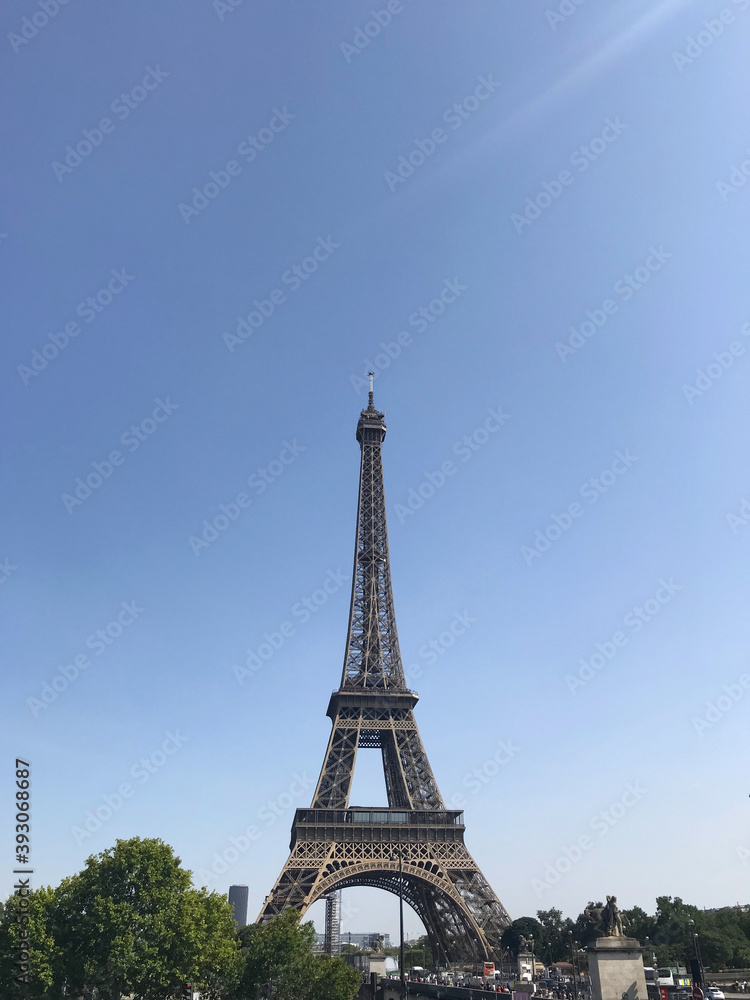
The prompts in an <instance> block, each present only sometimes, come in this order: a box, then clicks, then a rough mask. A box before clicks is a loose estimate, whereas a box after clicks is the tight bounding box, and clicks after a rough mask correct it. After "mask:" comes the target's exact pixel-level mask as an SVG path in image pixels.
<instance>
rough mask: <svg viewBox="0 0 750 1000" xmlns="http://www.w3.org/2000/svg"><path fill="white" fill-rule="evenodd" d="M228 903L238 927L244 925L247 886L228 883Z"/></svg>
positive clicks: (245, 919)
mask: <svg viewBox="0 0 750 1000" xmlns="http://www.w3.org/2000/svg"><path fill="white" fill-rule="evenodd" d="M229 905H230V906H231V907H232V909H233V910H234V919H235V921H236V922H237V926H238V927H244V926H245V925H246V924H247V886H246V885H230V886H229Z"/></svg>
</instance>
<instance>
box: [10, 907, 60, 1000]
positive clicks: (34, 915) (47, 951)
mask: <svg viewBox="0 0 750 1000" xmlns="http://www.w3.org/2000/svg"><path fill="white" fill-rule="evenodd" d="M25 898H26V899H27V900H28V905H27V906H25V905H23V906H22V904H21V900H20V898H19V897H18V896H15V895H13V896H11V897H10V899H8V901H7V902H6V903H5V904H4V905H3V907H2V916H0V992H1V993H2V996H3V998H5V1000H20V998H22V997H24V998H28V1000H44V998H47V997H53V996H54V993H53V992H52V987H53V982H54V975H53V967H54V964H55V962H56V961H57V958H58V955H57V946H56V945H55V941H54V938H53V937H52V933H51V930H50V917H51V912H52V905H53V902H54V893H53V892H52V889H49V888H47V889H36V890H34V891H33V892H31V893H30V894H29V895H28V896H27V897H25ZM24 932H25V933H24ZM22 934H24V936H23V938H22V937H21V935H22ZM26 935H28V937H26ZM22 943H27V944H28V951H29V957H28V979H27V980H26V981H25V982H24V981H23V975H24V973H25V972H26V970H24V969H23V968H22V967H21V966H19V965H18V964H17V962H18V959H19V954H20V950H19V946H20V945H21V944H22Z"/></svg>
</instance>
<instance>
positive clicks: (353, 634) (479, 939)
mask: <svg viewBox="0 0 750 1000" xmlns="http://www.w3.org/2000/svg"><path fill="white" fill-rule="evenodd" d="M385 433H386V428H385V419H384V414H383V413H380V412H379V411H378V410H376V409H375V405H374V401H373V391H372V376H371V377H370V395H369V403H368V406H367V409H365V410H362V412H361V414H360V418H359V422H358V424H357V441H359V444H360V447H361V451H362V460H361V466H360V477H359V503H358V508H357V535H356V546H355V555H354V578H353V582H352V597H351V606H350V611H349V631H348V634H347V639H346V653H345V656H344V669H343V674H342V677H341V685H340V687H339V689H338V691H334V692H333V694H332V695H331V700H330V703H329V705H328V712H327V714H328V716H329V718H330V719H331V721H332V723H333V728H332V731H331V737H330V740H329V742H328V749H327V751H326V756H325V760H324V762H323V768H322V770H321V772H320V777H319V779H318V784H317V787H316V789H315V795H314V797H313V801H312V805H311V806H310V808H309V809H297V811H296V813H295V816H294V822H293V824H292V839H291V844H290V851H291V853H290V855H289V859H288V860H287V862H286V864H285V865H284V868H283V870H282V872H281V875H280V876H279V878H278V880H277V882H276V884H275V885H274V887H273V890H272V891H271V894H270V895H269V896H268V897H267V898H266V901H265V903H264V905H263V909H262V911H261V913H260V916H259V918H258V920H259V922H263V921H265V920H269V919H270V918H271V917H274V916H276V915H277V914H279V913H281V912H282V911H283V910H285V909H286V908H287V907H290V906H294V907H296V909H298V910H299V911H300V913H304V912H305V911H306V910H307V909H308V907H309V906H311V905H312V904H313V903H314V902H315V901H316V900H317V899H320V897H321V896H326V895H327V894H329V893H332V892H334V891H337V890H339V889H347V888H350V887H353V886H372V887H375V888H378V889H385V890H387V891H388V892H392V893H395V894H397V895H398V894H399V893H402V894H403V899H404V900H405V901H406V902H407V903H409V904H410V905H411V907H412V908H413V909H414V910H415V911H416V913H417V914H418V916H419V918H420V919H421V921H422V923H423V924H424V927H425V930H426V931H427V935H428V938H429V941H430V945H431V947H432V952H433V955H434V956H435V957H436V960H437V961H439V962H440V963H441V964H444V965H447V964H449V963H455V962H462V961H463V962H465V961H467V960H472V959H489V960H491V959H493V958H495V957H497V958H499V957H500V937H501V935H502V933H503V931H504V930H505V928H506V927H507V926H508V925H509V924H510V917H509V916H508V913H507V911H506V910H505V908H504V907H503V905H502V903H501V902H500V901H499V899H498V898H497V896H496V895H495V894H494V892H493V891H492V889H491V887H490V885H489V883H488V882H487V880H486V879H485V877H484V876H483V875H482V873H481V871H480V870H479V866H478V865H477V863H476V862H475V861H474V859H473V858H472V856H471V855H470V854H469V852H468V851H467V849H466V847H465V846H464V829H465V827H464V822H463V813H462V812H461V811H459V810H455V809H446V807H445V803H444V802H443V799H442V798H441V796H440V791H439V790H438V786H437V782H436V781H435V778H434V776H433V773H432V768H431V767H430V763H429V761H428V760H427V754H426V753H425V750H424V747H423V745H422V738H421V736H420V735H419V730H418V729H417V723H416V721H415V719H414V706H415V705H416V703H417V695H416V694H415V693H414V692H413V691H410V690H409V689H408V688H407V686H406V680H405V678H404V669H403V665H402V663H401V653H400V651H399V645H398V633H397V631H396V617H395V613H394V608H393V592H392V589H391V569H390V560H389V556H388V529H387V525H386V515H385V491H384V487H383V463H382V444H383V440H384V438H385ZM360 747H363V748H364V747H375V748H377V749H379V750H380V752H381V754H382V757H383V770H384V772H385V784H386V791H387V794H388V806H387V807H385V808H372V809H370V808H367V807H363V808H359V807H354V808H352V807H350V806H349V793H350V790H351V784H352V777H353V774H354V764H355V761H356V757H357V750H358V748H360Z"/></svg>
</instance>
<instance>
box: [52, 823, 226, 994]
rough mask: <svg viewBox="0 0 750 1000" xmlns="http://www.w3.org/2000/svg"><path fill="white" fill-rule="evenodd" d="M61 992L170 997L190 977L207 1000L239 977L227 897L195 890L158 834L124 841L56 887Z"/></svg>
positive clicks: (54, 919)
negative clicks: (144, 838) (143, 838)
mask: <svg viewBox="0 0 750 1000" xmlns="http://www.w3.org/2000/svg"><path fill="white" fill-rule="evenodd" d="M52 909H53V914H52V927H53V934H54V939H55V942H56V945H57V948H58V956H59V961H58V963H57V970H56V974H55V979H56V987H57V989H58V995H59V993H60V992H63V988H64V991H65V992H66V993H67V994H71V995H74V996H78V995H82V996H84V997H90V996H91V995H92V993H93V990H94V989H96V990H97V992H98V996H99V997H101V998H102V1000H120V997H121V996H122V995H123V994H132V995H133V997H134V998H135V1000H168V998H171V997H174V996H175V995H176V993H177V991H178V989H179V987H180V984H181V983H182V982H183V981H189V982H192V983H195V984H196V985H197V986H198V987H199V988H200V989H201V992H202V993H203V995H204V996H205V997H206V998H208V1000H214V998H220V997H222V996H225V995H226V993H227V990H228V988H229V987H231V986H232V985H234V983H236V981H237V980H238V979H239V975H240V972H241V964H242V960H241V956H240V952H239V945H238V941H237V938H236V925H235V923H234V919H233V916H232V909H231V907H230V906H229V904H228V903H227V901H226V900H225V899H224V898H223V897H221V896H218V895H216V894H215V893H211V894H209V893H208V892H207V891H206V890H205V889H200V890H196V889H193V888H192V884H191V876H190V872H188V871H185V869H183V868H181V867H180V860H179V858H176V857H175V856H174V854H173V852H172V849H171V848H170V847H169V846H168V845H167V844H164V843H163V842H162V841H161V840H141V839H140V838H139V837H134V838H132V839H131V840H118V841H117V843H116V846H115V847H114V848H110V849H109V850H108V851H105V852H103V853H102V854H99V855H92V856H91V857H90V858H89V859H88V860H87V862H86V867H85V868H84V870H83V871H82V872H80V873H79V874H78V875H74V876H73V877H72V878H67V879H64V880H63V882H62V883H61V884H60V886H59V887H58V889H57V890H56V892H55V900H54V905H53V908H52Z"/></svg>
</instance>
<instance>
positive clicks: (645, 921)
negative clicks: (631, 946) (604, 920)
mask: <svg viewBox="0 0 750 1000" xmlns="http://www.w3.org/2000/svg"><path fill="white" fill-rule="evenodd" d="M622 916H623V924H624V926H625V933H626V934H627V935H628V937H633V938H635V939H636V940H637V941H639V942H640V943H641V944H642V945H643V944H645V941H646V938H648V939H649V940H650V941H653V939H654V934H655V932H656V918H655V917H650V916H649V915H648V913H646V911H645V910H642V909H641V907H640V906H633V907H631V909H629V910H623V911H622ZM647 958H648V961H647V962H646V965H650V964H651V956H650V955H648V956H647Z"/></svg>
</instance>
